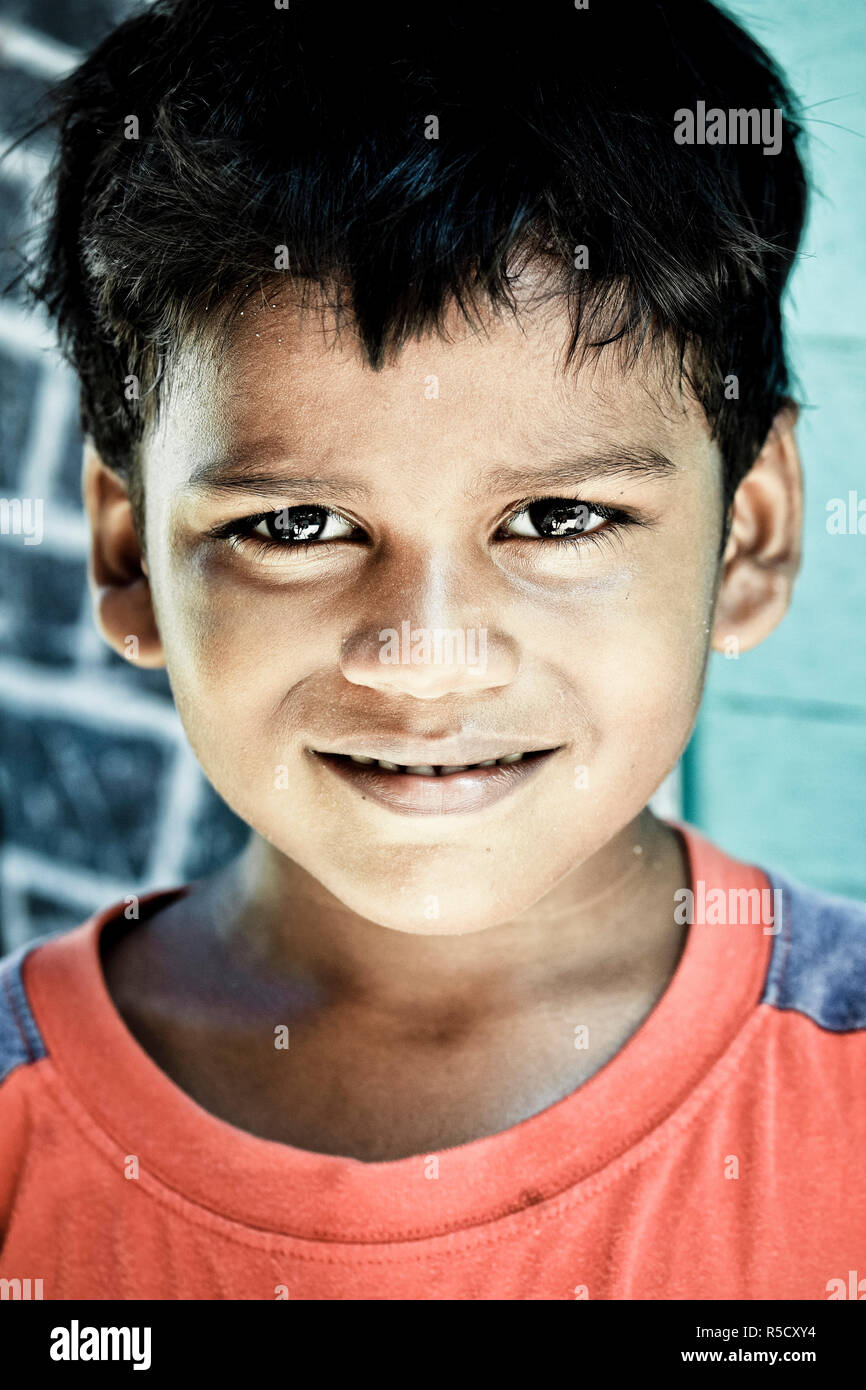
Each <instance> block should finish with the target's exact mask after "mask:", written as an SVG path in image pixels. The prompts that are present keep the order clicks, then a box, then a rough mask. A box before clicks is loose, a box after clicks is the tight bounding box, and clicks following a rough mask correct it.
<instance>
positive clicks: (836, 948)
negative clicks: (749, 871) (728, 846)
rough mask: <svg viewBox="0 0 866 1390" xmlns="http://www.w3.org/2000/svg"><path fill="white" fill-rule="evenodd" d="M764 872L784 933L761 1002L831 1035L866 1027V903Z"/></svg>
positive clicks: (775, 947)
mask: <svg viewBox="0 0 866 1390" xmlns="http://www.w3.org/2000/svg"><path fill="white" fill-rule="evenodd" d="M764 872H765V873H766V875H767V877H768V879H769V880H770V884H771V887H772V888H773V890H774V892H775V893H776V894H778V897H777V898H776V903H777V905H778V907H777V912H776V923H777V924H778V927H779V929H778V931H777V932H776V935H775V938H774V941H773V949H772V954H771V959H770V966H769V970H768V972H767V980H766V984H765V988H764V994H763V997H762V999H761V1003H762V1004H768V1005H770V1006H771V1007H773V1008H777V1009H793V1010H796V1011H797V1012H799V1013H802V1014H805V1015H807V1017H809V1018H811V1019H812V1020H813V1022H814V1023H817V1024H818V1025H819V1026H820V1027H822V1028H825V1029H828V1030H830V1031H831V1032H839V1033H844V1032H852V1031H855V1030H858V1029H864V1028H866V903H863V902H858V901H856V900H855V899H853V898H843V897H838V896H836V895H834V894H831V893H825V892H822V891H821V890H819V889H815V888H809V887H807V886H806V885H805V884H802V883H799V882H798V881H797V880H796V879H793V878H790V877H788V876H787V875H786V874H782V873H779V872H778V871H776V870H774V869H766V870H765V871H764Z"/></svg>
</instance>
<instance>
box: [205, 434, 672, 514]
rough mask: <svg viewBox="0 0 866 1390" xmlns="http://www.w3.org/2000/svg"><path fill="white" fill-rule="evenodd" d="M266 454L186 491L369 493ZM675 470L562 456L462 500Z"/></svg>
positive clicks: (608, 452)
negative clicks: (290, 470) (296, 470)
mask: <svg viewBox="0 0 866 1390" xmlns="http://www.w3.org/2000/svg"><path fill="white" fill-rule="evenodd" d="M265 452H266V451H265V450H261V449H256V450H254V451H251V452H249V453H247V452H245V453H243V454H240V455H236V456H233V457H227V458H219V459H215V460H208V461H206V462H205V463H203V464H200V465H199V467H198V468H196V469H195V470H194V472H193V473H192V475H191V476H190V479H189V481H188V483H187V486H188V487H189V488H191V489H193V490H194V491H198V492H212V493H216V494H220V495H224V496H230V495H233V494H235V493H246V494H247V495H254V496H262V497H270V496H273V495H274V494H279V495H280V496H294V497H301V498H303V499H305V500H308V499H309V498H310V496H311V494H315V493H317V492H318V493H327V494H328V495H329V496H331V497H344V498H346V499H348V500H351V499H353V498H358V499H361V500H363V499H366V498H369V497H370V496H371V495H372V490H371V488H369V487H368V486H367V485H366V484H365V483H362V482H360V481H359V480H358V479H357V478H352V477H348V476H339V475H329V476H324V475H322V476H317V475H312V474H305V475H304V476H299V475H297V474H291V473H286V472H285V471H284V470H285V469H286V468H289V467H291V465H292V462H293V460H292V459H291V458H290V457H289V458H284V459H283V460H282V465H281V466H278V465H275V464H274V465H272V464H268V463H263V454H264V453H265ZM676 471H677V470H676V465H675V464H673V463H672V462H671V460H670V459H669V458H667V457H666V456H665V455H664V454H662V453H659V451H658V450H657V449H653V448H646V447H640V448H623V447H613V448H611V447H609V446H606V447H604V448H599V449H598V451H589V452H584V453H578V454H574V455H570V454H569V455H561V456H559V457H556V458H554V459H553V460H552V461H550V462H548V463H547V465H546V466H545V467H543V468H505V467H496V468H491V469H486V470H485V471H484V472H483V473H482V474H480V475H479V476H478V477H476V478H473V479H472V481H471V482H470V483H469V484H468V485H467V488H466V496H467V498H468V499H469V500H472V501H477V500H479V499H483V498H484V497H489V496H490V495H491V494H499V493H503V492H514V491H518V492H527V491H531V492H540V491H546V492H551V490H552V492H553V493H555V492H556V490H557V489H558V488H576V487H581V486H583V485H584V484H585V483H587V482H589V481H593V480H595V479H601V478H605V479H610V478H639V479H640V478H666V477H670V476H671V475H672V474H673V473H675V472H676Z"/></svg>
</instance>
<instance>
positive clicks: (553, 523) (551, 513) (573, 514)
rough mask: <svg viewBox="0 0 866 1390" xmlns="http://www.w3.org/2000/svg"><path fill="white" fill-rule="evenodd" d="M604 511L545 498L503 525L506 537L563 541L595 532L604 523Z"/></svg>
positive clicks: (585, 504) (605, 509)
mask: <svg viewBox="0 0 866 1390" xmlns="http://www.w3.org/2000/svg"><path fill="white" fill-rule="evenodd" d="M606 512H607V508H603V509H599V510H595V509H594V508H592V507H590V506H589V505H588V504H587V503H586V502H575V501H574V500H573V499H571V498H568V497H545V498H543V499H542V500H541V501H540V502H531V503H530V504H529V506H528V507H524V508H523V511H520V512H515V514H514V516H512V517H510V518H509V520H508V521H507V522H506V524H505V528H504V529H506V531H507V534H509V535H512V536H529V537H532V539H534V540H545V539H549V540H563V539H568V537H569V536H584V535H586V534H587V533H588V532H591V531H597V530H598V528H599V526H603V525H604V524H605V522H606V521H607V520H608V516H607V515H606Z"/></svg>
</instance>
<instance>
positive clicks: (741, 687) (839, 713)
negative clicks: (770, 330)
mask: <svg viewBox="0 0 866 1390" xmlns="http://www.w3.org/2000/svg"><path fill="white" fill-rule="evenodd" d="M728 9H729V11H730V12H731V13H732V14H734V15H735V16H736V17H737V18H738V19H739V20H740V22H741V23H743V24H745V26H746V27H747V28H748V29H749V31H750V32H751V33H752V34H753V35H754V37H755V38H756V39H757V40H758V41H759V42H760V43H762V44H763V45H764V46H765V47H766V48H767V49H768V50H769V51H770V52H771V53H772V54H773V55H774V57H775V58H776V59H777V60H778V61H779V63H780V64H781V65H782V67H783V69H784V70H785V71H786V73H787V75H788V78H789V81H790V82H791V85H792V86H793V87H794V90H795V91H797V92H798V94H799V95H800V97H801V99H802V101H803V104H804V107H806V108H807V109H806V112H805V114H806V117H807V123H806V128H807V131H808V132H809V141H810V165H811V169H812V175H813V178H814V179H815V180H816V182H817V188H818V191H817V193H816V194H815V196H814V198H813V204H812V210H811V216H810V221H809V226H808V229H807V235H806V241H805V246H804V255H803V259H802V261H801V263H800V265H799V266H798V268H797V270H796V272H795V274H794V277H793V280H792V284H791V293H790V296H789V301H788V315H787V321H788V342H789V349H790V354H791V360H792V364H793V368H794V371H795V373H796V375H797V378H798V379H799V382H800V385H801V390H802V393H803V394H802V399H804V400H805V403H806V407H807V408H806V409H805V410H804V411H803V413H802V415H801V422H800V425H799V428H798V436H799V440H800V450H801V455H802V459H803V470H804V477H805V509H804V514H805V519H804V550H803V568H802V570H801V573H800V577H799V579H798V581H797V586H796V590H795V596H794V600H793V604H792V607H791V610H790V612H789V613H788V616H787V617H786V618H785V620H784V622H783V623H782V625H781V627H780V628H779V629H778V630H777V631H776V632H775V633H774V634H773V635H772V636H771V637H770V638H769V639H768V640H767V641H766V642H765V643H764V644H763V645H762V646H761V647H759V648H757V649H756V650H755V651H752V652H746V653H743V654H741V655H740V656H739V658H738V659H736V660H730V659H726V658H725V657H724V656H723V655H722V654H720V653H714V654H713V655H712V657H711V665H710V671H709V676H708V682H707V690H706V695H705V699H704V705H703V708H702V711H701V715H700V718H699V722H698V725H697V728H696V730H695V734H694V737H693V739H692V742H691V744H690V747H689V749H688V750H687V753H686V755H685V758H684V760H683V768H682V773H683V814H684V816H685V818H686V819H687V820H690V821H692V822H693V823H694V824H696V825H698V826H700V827H701V828H702V829H705V830H706V832H707V833H708V834H709V835H710V836H711V837H712V838H714V839H715V840H716V841H717V842H718V843H719V844H720V845H721V846H722V847H723V848H725V849H727V850H728V851H729V852H731V853H734V854H737V855H740V856H742V857H744V858H746V859H749V860H751V861H752V862H757V863H762V864H765V865H767V866H770V865H773V866H775V867H778V868H781V869H783V870H787V871H788V872H789V873H791V874H793V875H794V876H796V877H798V878H800V879H801V881H803V882H805V883H811V884H814V885H815V886H816V887H819V888H824V889H827V890H829V891H833V892H837V893H843V894H846V895H848V896H851V897H857V898H864V899H866V809H864V789H866V613H864V609H866V602H864V600H866V535H859V534H858V535H833V534H830V533H828V531H827V517H828V512H827V504H828V502H829V501H830V500H831V499H833V498H843V499H846V500H847V497H848V494H849V492H851V491H854V492H856V493H857V495H858V498H859V499H863V500H864V501H866V465H864V439H866V273H864V263H866V4H864V3H863V0H822V3H821V4H820V5H816V4H814V3H813V0H762V3H761V4H760V5H757V4H749V5H746V4H729V5H728ZM864 512H866V506H864ZM864 526H866V520H864Z"/></svg>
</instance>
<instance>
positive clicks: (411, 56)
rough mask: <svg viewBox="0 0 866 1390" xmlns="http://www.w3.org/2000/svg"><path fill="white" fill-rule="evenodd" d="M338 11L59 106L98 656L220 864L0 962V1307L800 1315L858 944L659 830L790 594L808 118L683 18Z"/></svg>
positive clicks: (818, 897) (176, 31) (843, 1132)
mask: <svg viewBox="0 0 866 1390" xmlns="http://www.w3.org/2000/svg"><path fill="white" fill-rule="evenodd" d="M357 9H360V7H348V6H347V7H345V9H337V10H335V9H334V7H333V6H327V7H317V6H316V5H314V4H309V5H304V4H300V3H299V4H296V5H292V6H291V8H290V9H287V8H283V7H276V6H273V5H266V4H264V3H260V4H254V5H245V6H243V7H241V6H236V5H231V4H227V3H215V4H214V3H211V4H207V5H205V4H202V3H197V2H196V0H163V2H162V3H160V0H157V3H156V4H154V5H153V6H152V7H150V9H148V11H147V12H145V13H144V14H143V15H141V16H140V17H139V18H136V19H134V20H132V21H130V22H128V23H127V24H124V25H122V26H121V27H120V28H119V29H118V30H117V31H116V32H115V33H114V34H113V35H111V36H110V37H109V38H108V39H107V40H106V42H105V43H104V44H103V45H102V46H101V48H100V49H99V50H98V51H97V52H96V53H95V54H94V55H93V56H92V57H91V58H90V59H88V61H87V62H86V63H85V64H84V66H83V67H82V68H81V69H80V70H79V71H78V72H77V73H75V74H74V75H73V76H72V77H71V78H70V79H69V80H68V81H67V83H66V84H65V85H64V88H63V90H62V92H61V95H60V102H59V123H60V132H61V145H60V161H59V167H58V175H57V183H56V192H55V203H54V210H53V217H52V221H51V225H50V230H49V234H48V240H47V243H46V246H45V248H44V259H43V262H42V269H41V277H40V280H39V282H38V284H37V285H36V292H37V293H38V294H39V295H40V296H41V298H42V299H43V301H44V302H45V303H46V304H47V305H48V307H49V309H50V310H51V311H52V313H53V314H54V315H55V317H56V319H57V322H58V325H59V329H60V333H61V337H62V339H63V342H64V344H65V346H66V349H67V351H68V352H69V354H70V356H71V358H72V360H73V361H74V362H75V365H76V368H77V370H78V372H79V374H80V377H81V382H82V409H83V421H84V426H85V432H86V437H87V444H86V448H85V464H84V492H85V500H86V505H87V510H88V514H89V517H90V521H91V525H92V531H93V551H92V562H91V579H92V588H93V596H94V604H95V610H96V615H97V619H98V622H99V624H100V626H101V629H102V632H103V633H104V635H105V637H106V639H107V641H108V642H109V643H110V644H111V645H112V646H113V647H114V648H115V649H116V650H117V651H119V652H121V653H123V654H124V655H125V656H127V658H128V659H130V660H132V661H134V662H137V663H138V664H140V665H143V666H162V665H165V666H166V667H167V669H168V672H169V675H170V679H171V683H172V689H173V693H174V696H175V700H176V703H177V707H178V711H179V713H180V717H181V720H182V721H183V724H184V726H185V729H186V731H187V734H188V736H189V738H190V741H191V743H192V745H193V747H194V748H195V751H196V753H197V755H198V757H199V759H200V761H201V764H202V767H203V768H204V770H205V772H206V774H207V775H208V777H209V778H210V780H211V781H212V782H213V784H214V786H215V787H216V788H217V790H218V791H219V792H220V793H221V795H222V796H223V797H224V798H225V800H226V801H227V802H228V803H229V805H230V806H232V807H233V809H234V810H235V811H236V812H237V813H238V814H239V815H240V816H241V817H242V818H243V819H244V820H245V821H246V822H247V823H248V824H249V825H250V826H251V827H252V831H253V835H252V839H251V841H250V845H249V848H248V849H247V850H246V851H245V853H244V854H243V855H242V856H241V858H240V859H239V860H238V861H237V862H235V863H233V864H230V865H229V866H227V867H226V868H225V870H223V871H222V872H221V873H219V874H217V875H215V876H214V877H213V878H211V879H207V880H203V881H200V882H196V883H193V884H191V885H188V886H186V887H180V888H175V889H172V890H171V891H166V892H160V893H156V894H153V895H151V896H150V897H149V898H147V899H145V900H143V901H142V902H141V904H140V908H138V909H137V908H136V907H135V905H134V904H133V906H132V907H131V908H129V907H126V908H125V906H124V904H120V905H115V906H111V907H109V908H107V910H106V911H105V912H103V913H102V914H101V915H99V916H98V917H96V918H95V919H93V920H92V921H90V922H88V923H86V924H84V925H83V926H82V927H80V928H79V929H78V930H77V931H75V932H72V933H70V934H68V935H66V936H63V937H58V938H52V939H50V940H48V941H44V942H41V943H38V944H36V945H35V946H31V947H30V949H29V950H27V951H25V952H22V953H19V954H18V955H17V956H14V957H10V958H9V959H7V961H6V962H5V964H4V976H3V985H4V989H3V999H4V1005H3V1012H2V1014H0V1056H2V1067H0V1072H2V1074H3V1076H4V1080H3V1083H2V1088H0V1106H2V1112H3V1120H2V1128H0V1230H2V1234H3V1245H2V1254H0V1273H2V1275H3V1276H4V1277H6V1278H8V1279H13V1278H23V1277H25V1276H29V1277H40V1278H42V1280H43V1284H44V1296H45V1297H46V1298H52V1299H68V1298H120V1299H189V1298H193V1299H272V1298H281V1297H291V1298H301V1299H344V1298H347V1299H356V1298H388V1299H442V1298H457V1299H573V1298H591V1299H616V1298H620V1299H622V1298H625V1299H683V1298H702V1299H724V1298H733V1299H764V1298H780V1299H824V1298H827V1297H828V1296H829V1297H832V1296H836V1284H837V1283H838V1282H839V1281H840V1280H841V1281H846V1280H847V1279H848V1275H849V1271H850V1270H855V1271H856V1270H857V1269H858V1268H860V1267H862V1257H863V1240H864V1235H866V1182H864V1180H863V1177H862V1175H861V1171H860V1170H861V1161H860V1160H861V1156H862V1153H863V1151H864V1147H866V1120H864V1107H863V1104H862V1100H861V1091H862V1084H861V1082H860V1080H859V1077H860V1074H861V1071H862V1067H863V1065H864V1063H866V1031H864V1028H866V948H864V928H866V909H864V908H863V907H862V906H860V905H858V904H855V903H853V902H850V901H847V900H844V899H838V898H832V897H829V896H827V895H822V894H818V893H815V892H813V891H811V890H809V889H807V888H805V887H803V886H802V885H800V884H798V883H796V882H793V881H791V880H788V879H786V878H784V877H783V876H781V875H779V874H778V873H775V872H771V873H767V872H766V871H765V870H763V869H761V868H758V867H756V866H753V865H750V864H743V863H739V862H736V861H734V860H732V859H731V858H730V857H729V856H727V855H726V854H724V853H723V852H722V851H721V850H720V849H719V848H717V847H716V846H714V845H712V844H711V843H710V842H709V841H708V840H706V839H705V838H704V837H703V836H701V835H700V834H698V833H697V832H696V831H695V830H694V829H692V828H691V827H689V826H686V825H681V824H672V823H668V822H666V821H664V820H662V819H659V818H658V817H657V816H655V815H654V814H653V813H652V811H651V810H650V809H649V806H648V802H649V800H650V798H651V796H652V795H653V793H654V792H655V790H656V788H657V787H658V786H659V784H660V783H661V782H662V781H663V779H664V778H665V776H666V775H667V774H668V773H669V772H670V770H671V769H672V768H673V767H674V766H675V764H676V762H677V760H678V758H679V756H680V754H681V752H682V750H683V748H684V747H685V745H686V743H687V741H688V738H689V736H690V733H691V730H692V727H693V724H694V720H695V717H696V714H697V710H698V706H699V702H700V695H701V689H702V685H703V680H704V673H705V669H706V663H707V660H708V655H709V652H710V650H711V649H724V648H725V644H726V643H727V644H729V643H731V642H734V643H736V644H737V647H738V649H741V650H748V649H749V648H752V647H754V646H756V645H757V644H758V643H760V642H761V641H762V639H763V638H764V637H765V636H767V634H768V633H769V632H771V631H772V630H773V628H774V627H775V626H776V625H777V624H778V622H779V621H780V619H781V618H782V616H783V615H784V613H785V610H786V608H787V605H788V602H789V598H790V594H791V588H792V585H793V582H794V578H795V574H796V571H797V568H798V563H799V535H800V523H801V508H802V489H801V477H800V466H799V461H798V457H797V449H796V444H795V439H794V421H795V414H796V409H795V407H794V405H793V403H792V402H791V400H790V398H789V396H788V385H787V376H786V366H785V355H784V349H783V341H782V330H781V315H780V298H781V294H782V291H783V288H784V285H785V282H786V278H787V275H788V272H789V270H790V267H791V264H792V261H793V258H794V256H795V254H796V249H797V245H798V242H799V237H800V232H801V228H802V222H803V212H804V201H805V180H804V175H803V170H802V166H801V163H800V159H799V156H798V153H797V144H798V140H799V126H798V124H797V120H796V116H795V113H794V110H793V106H792V100H791V98H790V96H789V94H788V93H787V91H786V89H785V87H784V85H783V83H782V81H781V79H780V77H779V75H778V74H777V72H776V71H775V69H774V68H773V66H772V64H771V63H770V61H769V59H768V58H767V57H766V55H764V54H763V53H762V52H761V50H760V49H758V48H757V47H756V46H755V44H754V43H753V42H752V41H751V40H750V39H749V38H748V37H747V36H746V35H745V34H743V32H742V31H741V30H740V29H738V28H737V27H736V26H735V25H734V24H733V23H732V22H731V21H730V20H729V19H727V18H726V17H725V16H723V15H722V14H721V13H720V12H719V11H718V10H716V9H715V8H713V7H712V6H711V5H709V4H708V3H703V2H702V0H688V3H679V2H678V0H666V2H665V3H661V0H660V3H657V4H642V5H623V4H606V5H605V4H601V3H598V4H595V3H593V5H592V6H591V7H589V8H586V9H578V8H577V7H573V8H571V9H568V8H567V7H565V6H562V7H557V8H556V9H554V8H553V7H551V9H550V13H545V12H542V13H541V15H540V16H534V17H533V21H532V24H531V25H529V24H527V23H526V22H524V23H523V24H521V25H520V26H519V29H518V28H516V27H515V23H514V15H513V14H512V13H510V12H509V11H508V10H507V9H502V8H501V7H499V6H497V5H494V4H481V3H479V4H466V3H465V0H464V2H463V3H461V4H460V5H459V6H458V5H455V6H453V7H452V6H446V7H445V8H444V10H443V8H442V7H439V8H438V9H437V10H436V11H435V14H433V15H432V17H431V16H424V17H414V16H412V17H410V18H409V19H408V20H404V19H402V18H401V19H400V20H397V19H394V18H392V17H390V16H387V17H382V16H377V15H372V16H371V15H370V14H369V13H368V12H367V11H366V10H364V12H363V14H358V13H356V10H357ZM750 113H754V117H753V116H752V115H750ZM689 117H691V119H688V118H689ZM765 134H766V139H764V135H765ZM858 1261H859V1265H858ZM864 1273H866V1271H864ZM846 1287H847V1285H846ZM863 1289H864V1290H866V1280H864V1283H863ZM855 1296H856V1294H855Z"/></svg>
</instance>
